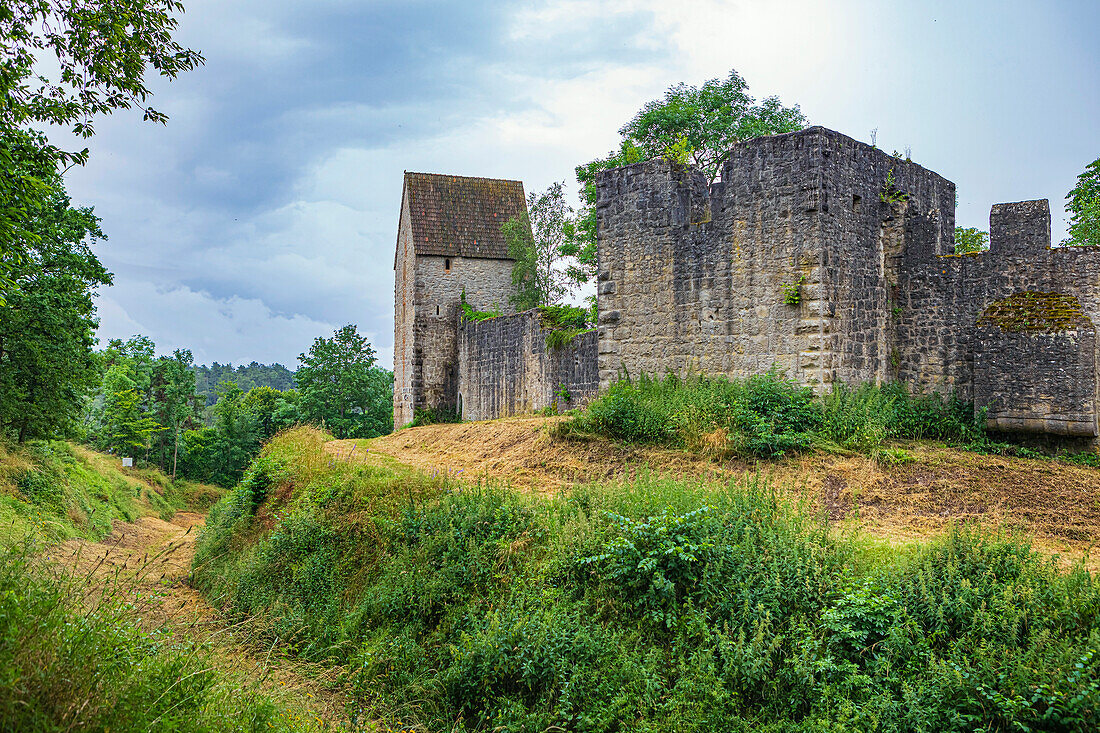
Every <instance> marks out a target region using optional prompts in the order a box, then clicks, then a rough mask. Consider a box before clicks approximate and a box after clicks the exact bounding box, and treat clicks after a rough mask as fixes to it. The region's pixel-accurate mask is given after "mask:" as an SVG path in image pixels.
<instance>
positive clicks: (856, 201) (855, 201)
mask: <svg viewBox="0 0 1100 733" xmlns="http://www.w3.org/2000/svg"><path fill="white" fill-rule="evenodd" d="M859 202H860V198H859V196H856V195H854V194H853V195H852V211H856V212H858V211H859Z"/></svg>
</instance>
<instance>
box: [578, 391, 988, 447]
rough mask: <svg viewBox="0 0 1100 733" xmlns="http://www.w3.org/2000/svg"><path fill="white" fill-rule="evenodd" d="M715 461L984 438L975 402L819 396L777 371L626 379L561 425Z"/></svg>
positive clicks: (890, 394) (883, 394) (864, 394)
mask: <svg viewBox="0 0 1100 733" xmlns="http://www.w3.org/2000/svg"><path fill="white" fill-rule="evenodd" d="M562 429H563V430H564V431H566V432H574V433H575V432H580V433H584V432H593V433H600V434H604V435H608V436H610V437H613V438H616V439H619V440H625V441H630V442H637V443H657V444H666V445H677V446H686V447H688V448H692V449H696V450H701V451H703V452H708V453H713V454H716V455H743V456H757V457H764V458H771V457H776V456H781V455H784V454H789V453H795V452H800V451H806V450H810V449H812V448H815V447H817V448H824V449H827V450H834V451H837V450H839V451H848V450H851V451H866V450H870V449H872V448H875V447H877V446H879V445H881V444H882V443H883V442H884V441H886V440H890V439H917V438H934V439H937V440H944V441H948V442H953V443H965V444H970V443H974V442H975V441H981V440H983V439H984V430H983V427H982V425H981V423H980V421H979V420H977V419H976V418H975V414H974V408H973V405H971V404H969V403H966V402H963V401H960V400H958V399H956V398H954V397H944V396H942V395H939V394H936V393H933V394H928V395H913V394H910V393H909V391H908V390H907V389H906V388H905V386H904V385H902V384H889V385H886V386H882V387H878V386H875V385H871V384H865V385H863V386H860V387H858V388H856V389H849V388H847V387H845V386H844V385H837V386H836V387H835V389H834V390H833V391H832V392H831V393H829V394H827V395H825V396H822V397H818V396H816V395H815V394H814V393H813V391H812V390H811V389H810V388H809V387H804V386H801V385H799V384H797V383H796V382H794V381H792V380H787V379H784V378H782V377H781V376H779V375H778V374H777V373H775V372H767V373H765V374H759V375H755V376H752V377H749V378H748V379H743V380H742V379H728V378H725V377H716V378H708V377H691V378H688V379H680V378H678V377H676V376H674V375H669V376H667V377H665V378H664V379H653V378H650V377H646V376H645V375H643V376H642V377H640V378H639V379H637V380H633V381H632V380H629V379H622V380H620V381H619V382H617V383H615V384H613V385H612V386H611V388H610V389H609V390H608V392H607V393H605V394H603V395H601V396H600V397H598V398H596V399H595V400H594V401H593V402H592V403H591V404H590V405H589V406H588V408H587V409H586V410H585V411H584V412H582V413H580V414H579V415H578V416H576V417H575V418H574V419H573V421H572V422H571V423H567V424H565V425H564V426H563V428H562Z"/></svg>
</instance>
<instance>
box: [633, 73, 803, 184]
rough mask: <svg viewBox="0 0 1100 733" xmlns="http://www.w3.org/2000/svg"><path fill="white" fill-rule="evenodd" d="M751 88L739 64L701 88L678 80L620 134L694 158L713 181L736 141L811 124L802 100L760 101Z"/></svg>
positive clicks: (649, 153) (654, 152)
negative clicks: (799, 103)
mask: <svg viewBox="0 0 1100 733" xmlns="http://www.w3.org/2000/svg"><path fill="white" fill-rule="evenodd" d="M748 88H749V85H748V84H747V83H746V82H745V80H744V79H742V78H741V76H740V74H738V73H737V72H736V71H735V70H733V69H731V70H730V73H729V76H727V77H726V78H725V79H710V80H709V81H706V82H704V83H703V85H702V86H700V87H694V86H689V85H687V84H683V83H680V84H677V85H676V86H673V87H671V88H669V90H668V91H667V92H665V96H664V97H663V98H662V99H656V100H653V101H652V102H648V103H647V104H646V105H645V106H644V107H642V109H641V110H639V111H638V113H637V114H636V115H634V119H632V120H631V121H630V122H628V123H627V124H625V125H623V127H622V128H621V129H620V130H619V134H620V135H622V136H623V137H624V138H626V139H628V140H632V141H633V142H634V144H635V145H637V146H638V147H639V148H641V149H642V151H643V153H644V154H645V157H646V158H655V157H671V158H674V159H677V158H678V159H680V160H685V159H686V160H690V161H691V163H692V164H693V165H695V167H697V168H699V169H700V170H702V171H703V172H704V173H705V174H706V175H707V177H708V178H710V179H712V180H713V179H714V178H715V177H717V175H718V166H719V164H720V163H721V160H722V158H724V157H725V155H726V153H728V152H729V150H730V148H732V147H733V146H734V145H735V144H736V143H739V142H741V141H742V140H749V139H751V138H754V137H760V136H761V135H774V134H776V133H781V132H792V131H794V130H800V129H802V128H803V127H805V126H806V118H805V117H804V116H803V115H802V112H801V110H799V108H798V106H797V105H795V106H794V107H784V106H783V105H782V104H781V103H780V101H779V98H778V97H767V98H766V99H764V100H762V101H761V102H759V103H757V101H756V100H755V99H754V98H753V97H751V96H749V93H748Z"/></svg>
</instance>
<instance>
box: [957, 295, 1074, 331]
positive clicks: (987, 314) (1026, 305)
mask: <svg viewBox="0 0 1100 733" xmlns="http://www.w3.org/2000/svg"><path fill="white" fill-rule="evenodd" d="M1091 324H1092V321H1091V320H1090V319H1089V317H1088V316H1086V315H1085V312H1084V310H1082V308H1081V303H1080V301H1078V300H1077V298H1076V297H1074V296H1072V295H1064V294H1062V293H1044V292H1040V291H1037V290H1028V291H1025V292H1022V293H1015V294H1014V295H1010V296H1009V297H1007V298H1003V299H1001V300H997V301H994V302H992V303H990V304H989V305H987V306H986V307H985V310H983V311H982V314H981V316H979V317H978V325H979V326H982V325H991V326H998V327H1000V329H1001V330H1002V331H1005V332H1007V333H1024V332H1027V333H1057V332H1059V331H1072V330H1074V329H1076V328H1079V327H1080V326H1084V325H1091Z"/></svg>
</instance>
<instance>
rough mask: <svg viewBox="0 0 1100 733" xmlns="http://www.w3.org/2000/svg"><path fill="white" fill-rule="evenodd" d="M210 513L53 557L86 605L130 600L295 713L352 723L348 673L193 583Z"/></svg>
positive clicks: (122, 525) (125, 525) (156, 522)
mask: <svg viewBox="0 0 1100 733" xmlns="http://www.w3.org/2000/svg"><path fill="white" fill-rule="evenodd" d="M204 521H205V518H204V517H203V515H201V514H197V513H194V512H177V513H176V515H175V517H173V518H172V520H171V521H164V520H161V519H158V518H156V517H141V518H140V519H139V520H138V521H136V522H118V523H116V524H115V527H114V530H113V532H112V533H111V535H110V536H109V537H107V538H105V539H104V540H103V541H101V542H90V541H85V540H69V541H67V542H64V543H61V544H60V545H57V546H56V547H54V548H52V549H51V550H50V552H49V558H50V560H52V561H53V562H54V564H55V566H56V567H58V568H59V569H60V572H62V573H64V574H65V576H66V577H67V578H68V580H67V581H66V582H67V584H68V586H69V587H70V588H72V589H73V590H74V592H76V593H78V594H79V595H80V596H81V597H82V600H81V603H83V604H85V605H86V606H92V605H95V604H99V603H102V602H103V601H104V600H105V599H107V598H111V597H114V598H116V599H117V598H120V597H121V598H122V599H124V600H125V601H126V603H127V606H128V608H130V609H132V613H133V615H134V617H135V618H136V619H137V620H138V622H139V623H140V625H141V626H142V627H143V628H144V629H146V630H147V631H151V630H153V629H164V628H168V629H172V630H174V631H176V632H177V633H181V634H184V635H185V636H186V637H187V638H189V639H192V640H194V641H197V642H200V643H208V644H212V645H213V646H214V648H215V650H216V652H217V660H218V663H217V667H218V669H219V671H221V672H223V673H226V674H228V675H229V676H230V678H232V679H238V680H245V681H247V682H248V683H250V684H253V685H257V686H258V687H260V688H262V689H263V690H264V693H265V694H266V695H268V697H270V698H272V699H273V700H276V701H278V702H280V703H281V704H282V705H283V706H284V707H286V708H287V709H290V710H298V711H301V713H302V716H303V717H304V718H305V719H307V720H314V721H316V722H319V723H321V724H322V727H327V726H332V727H339V726H342V725H344V724H346V722H347V719H346V713H345V703H346V697H345V695H344V693H343V691H342V687H341V685H340V683H339V682H338V679H339V678H341V677H342V676H343V674H344V670H343V669H341V668H338V667H332V666H328V667H322V666H320V665H315V664H309V663H305V662H302V661H300V660H296V659H293V658H291V656H289V655H288V654H285V653H284V652H283V647H285V642H286V640H285V639H284V640H282V641H280V640H279V639H275V641H274V643H272V642H271V641H270V640H269V638H268V637H269V635H267V634H265V633H264V632H263V620H262V619H256V618H248V619H245V620H240V619H234V618H230V617H227V616H225V615H224V614H222V613H221V612H219V611H218V610H216V609H214V608H213V607H212V606H211V605H210V604H209V603H208V602H207V600H206V599H205V598H203V596H202V595H201V594H200V593H199V592H198V591H196V590H195V589H193V588H192V587H191V585H190V582H189V577H190V571H191V565H192V560H193V557H194V554H195V541H196V539H197V537H198V534H199V531H200V530H201V528H202V525H203V523H204Z"/></svg>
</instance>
